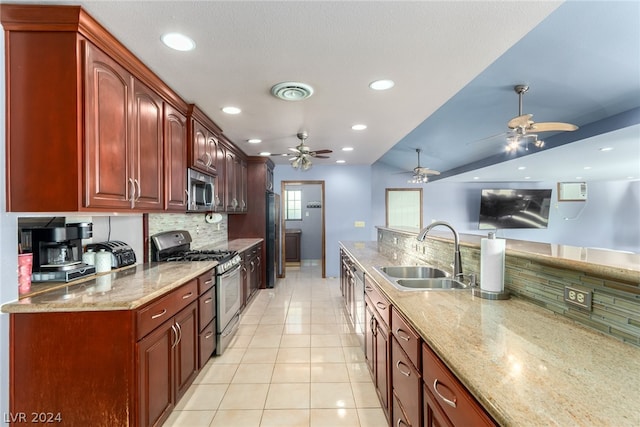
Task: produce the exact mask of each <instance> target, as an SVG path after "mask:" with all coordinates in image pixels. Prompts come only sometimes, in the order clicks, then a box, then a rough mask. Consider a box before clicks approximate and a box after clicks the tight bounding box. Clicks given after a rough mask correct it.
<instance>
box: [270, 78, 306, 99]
mask: <svg viewBox="0 0 640 427" xmlns="http://www.w3.org/2000/svg"><path fill="white" fill-rule="evenodd" d="M271 94H272V95H273V96H275V97H276V98H280V99H283V100H285V101H302V100H303V99H307V98H308V97H310V96H311V95H313V88H312V87H311V86H309V85H308V84H305V83H298V82H282V83H278V84H276V85H274V86H273V87H272V88H271Z"/></svg>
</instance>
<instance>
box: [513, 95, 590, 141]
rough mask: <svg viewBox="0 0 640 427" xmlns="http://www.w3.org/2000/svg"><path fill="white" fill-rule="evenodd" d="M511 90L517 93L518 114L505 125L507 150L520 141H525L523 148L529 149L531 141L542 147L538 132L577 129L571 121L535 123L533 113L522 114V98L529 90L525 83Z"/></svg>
mask: <svg viewBox="0 0 640 427" xmlns="http://www.w3.org/2000/svg"><path fill="white" fill-rule="evenodd" d="M513 90H514V91H515V92H516V93H517V94H518V116H516V117H514V118H513V119H511V120H509V123H507V126H508V127H509V129H510V130H509V132H507V133H506V136H507V147H506V150H507V151H508V152H511V151H516V150H517V149H518V148H520V143H521V142H523V141H524V142H525V143H526V144H527V145H526V147H525V149H527V150H528V149H529V143H530V142H531V143H533V145H535V146H536V147H538V148H542V147H544V141H542V140H540V139H538V133H539V132H567V131H574V130H576V129H578V126H576V125H573V124H571V123H562V122H541V123H536V122H534V121H533V120H531V119H532V117H533V114H522V98H523V96H524V94H525V93H526V92H527V91H528V90H529V86H527V85H516V86H514V88H513Z"/></svg>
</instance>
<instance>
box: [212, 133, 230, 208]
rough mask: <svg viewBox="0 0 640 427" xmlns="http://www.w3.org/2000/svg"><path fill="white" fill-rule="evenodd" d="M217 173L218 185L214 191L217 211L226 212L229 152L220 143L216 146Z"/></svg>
mask: <svg viewBox="0 0 640 427" xmlns="http://www.w3.org/2000/svg"><path fill="white" fill-rule="evenodd" d="M216 152H217V154H216V171H217V172H218V175H217V177H216V185H215V187H214V189H213V194H214V200H215V203H216V208H215V210H216V211H217V212H224V210H225V208H226V206H227V205H226V198H225V197H226V191H225V188H226V186H227V184H226V183H227V175H226V170H227V169H226V160H227V150H226V149H225V148H224V147H223V146H222V144H221V143H220V141H218V144H217V146H216Z"/></svg>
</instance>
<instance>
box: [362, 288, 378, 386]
mask: <svg viewBox="0 0 640 427" xmlns="http://www.w3.org/2000/svg"><path fill="white" fill-rule="evenodd" d="M364 320H365V329H364V356H365V359H366V361H367V366H368V367H369V371H370V372H371V375H372V377H373V378H374V379H375V372H376V371H375V369H376V365H375V363H376V360H375V354H376V324H375V321H376V319H375V317H374V316H373V311H372V310H371V305H370V304H369V303H368V301H366V300H365V305H364Z"/></svg>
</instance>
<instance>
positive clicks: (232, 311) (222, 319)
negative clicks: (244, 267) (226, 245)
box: [216, 264, 242, 333]
mask: <svg viewBox="0 0 640 427" xmlns="http://www.w3.org/2000/svg"><path fill="white" fill-rule="evenodd" d="M240 268H241V264H238V265H236V266H235V267H234V268H233V269H232V270H229V271H227V272H226V273H224V274H222V275H220V276H218V283H217V286H216V304H217V310H218V313H217V318H218V322H217V324H218V326H217V329H218V330H217V332H218V333H221V332H222V331H223V330H224V329H225V327H226V326H227V325H228V324H229V322H230V321H231V320H232V319H233V317H234V316H235V315H236V314H238V312H239V311H240V305H241V297H242V282H241V276H240Z"/></svg>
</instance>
